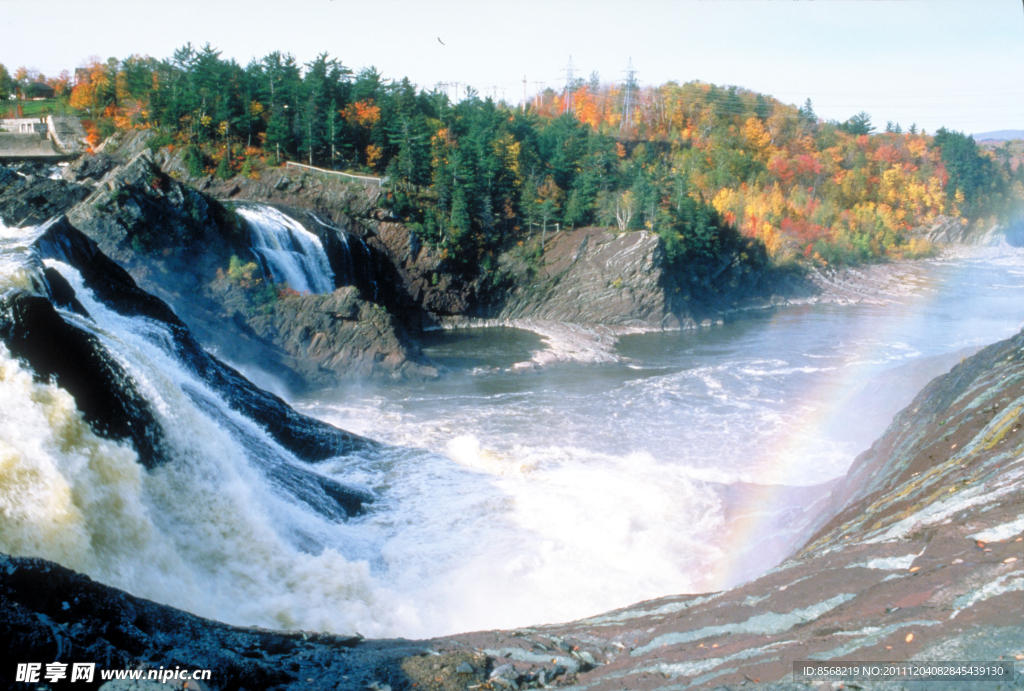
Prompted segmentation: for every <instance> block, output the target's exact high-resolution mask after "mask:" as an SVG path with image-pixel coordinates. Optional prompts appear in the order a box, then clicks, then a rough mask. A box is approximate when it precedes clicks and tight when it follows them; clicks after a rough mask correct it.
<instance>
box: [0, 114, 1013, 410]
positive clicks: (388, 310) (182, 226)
mask: <svg viewBox="0 0 1024 691" xmlns="http://www.w3.org/2000/svg"><path fill="white" fill-rule="evenodd" d="M150 137H151V133H149V132H147V131H140V132H131V133H127V134H122V135H118V136H116V137H115V138H113V139H112V140H110V141H108V142H107V143H106V144H105V145H104V146H103V148H102V151H101V152H100V153H98V154H95V155H92V156H87V157H84V158H82V159H80V160H79V161H77V162H76V163H74V164H73V165H71V166H67V167H66V168H65V169H63V172H62V174H61V176H59V177H60V179H51V177H52V176H50V175H49V174H46V171H45V170H44V168H45V167H40V166H38V165H37V166H35V167H32V166H31V165H30V166H28V167H27V168H25V166H22V168H25V170H21V169H20V168H19V169H18V170H13V169H3V171H4V172H3V173H2V176H0V177H2V179H0V217H2V218H3V219H5V222H6V223H8V224H10V225H15V224H25V223H42V222H43V221H45V220H46V219H47V218H50V217H52V216H54V215H58V214H61V213H65V214H67V215H68V219H69V221H70V223H71V224H72V225H74V226H75V227H76V228H78V229H80V230H82V231H83V232H84V233H86V234H87V235H88V236H89V237H91V238H92V239H93V240H94V241H95V242H97V243H98V244H99V246H100V248H101V249H102V250H103V252H104V253H106V254H107V255H109V256H110V257H112V258H113V259H114V260H115V261H117V262H118V263H120V264H121V265H122V266H124V267H125V268H126V269H127V270H128V271H129V273H130V274H131V275H132V276H133V277H134V279H135V280H136V281H137V282H138V283H139V284H140V285H141V286H142V287H143V288H144V289H146V290H148V291H150V292H152V293H154V294H156V295H158V296H160V297H161V298H162V299H164V300H165V301H167V302H168V303H169V304H171V306H172V307H173V308H174V310H175V312H176V313H177V314H178V315H179V316H180V317H181V318H182V319H183V320H184V321H185V322H186V323H187V324H188V325H189V327H190V328H191V329H192V330H193V331H194V332H195V333H196V335H197V336H198V337H199V339H200V341H201V342H203V343H204V344H205V345H206V347H208V348H211V349H213V350H214V351H215V352H217V353H219V354H221V355H222V356H223V357H225V358H226V359H228V360H230V361H231V362H234V363H237V364H239V365H240V366H243V367H247V368H255V370H262V371H264V372H273V373H274V375H275V376H276V377H277V379H279V380H280V381H281V382H282V384H283V386H284V387H285V388H286V389H288V390H291V391H295V392H300V391H303V390H309V389H323V388H331V387H335V386H338V385H339V384H341V383H343V382H345V381H349V380H358V379H364V378H367V377H369V378H377V379H388V380H418V379H425V378H432V377H436V376H437V375H438V373H439V370H438V368H437V367H436V366H435V365H434V364H433V363H431V362H430V361H429V360H428V359H427V358H426V357H425V356H424V354H423V353H422V351H421V349H420V347H419V346H418V343H417V341H418V339H417V336H418V334H419V333H420V332H421V331H422V330H423V329H430V328H438V327H442V328H446V327H457V326H487V325H504V326H512V327H515V328H523V329H527V330H531V331H534V332H536V333H538V334H540V335H541V336H542V337H544V338H545V340H546V342H547V344H548V347H547V348H546V349H545V350H544V351H542V352H539V353H537V355H536V357H534V358H533V360H532V361H531V362H530V363H528V364H526V363H524V366H542V365H545V364H548V363H551V362H560V361H567V360H572V361H577V362H607V361H614V360H615V359H617V357H618V356H617V355H616V354H615V349H614V348H615V343H616V340H617V338H618V336H620V335H622V334H626V333H635V332H638V331H657V330H675V329H687V328H701V327H707V326H712V325H715V324H721V323H722V322H723V321H724V320H726V319H730V318H733V317H735V316H737V315H739V314H742V313H743V312H745V311H749V310H763V309H774V308H776V307H779V306H782V305H786V304H803V303H808V302H833V303H843V304H849V303H858V302H878V301H887V300H890V299H894V298H898V297H900V296H902V295H906V294H908V293H909V292H913V291H914V290H916V289H917V284H919V283H920V280H919V278H918V277H917V275H916V274H917V272H915V271H914V270H913V269H909V268H908V266H909V265H907V264H903V263H900V262H895V263H891V264H879V265H872V266H866V267H859V268H847V269H839V270H832V269H818V268H814V267H811V268H808V269H806V270H796V269H793V270H780V269H777V268H771V267H768V266H766V267H764V268H763V269H758V270H750V268H749V267H739V266H734V265H723V266H721V267H719V268H718V269H717V270H716V271H715V272H714V275H713V277H712V278H711V280H710V281H707V280H705V281H704V282H702V283H701V284H700V285H691V284H690V283H689V281H688V279H687V278H686V277H685V276H681V275H680V274H679V272H678V271H675V270H672V269H670V267H669V265H668V262H667V260H666V257H665V251H664V247H663V245H662V243H661V241H660V239H659V238H658V236H657V235H656V234H653V233H649V232H645V231H639V232H632V233H625V234H621V233H616V232H612V231H610V230H608V229H605V228H579V229H575V230H562V231H557V232H551V233H548V234H546V235H544V236H542V238H533V239H532V240H530V241H529V242H526V243H525V244H524V243H521V244H519V245H517V246H515V247H512V248H510V249H508V250H507V251H506V252H504V253H503V254H502V255H501V256H500V257H499V259H498V261H497V265H496V266H495V267H493V268H492V270H490V271H489V272H485V273H482V274H481V275H480V276H478V277H476V278H472V279H469V278H465V277H462V276H459V275H457V274H454V273H451V272H449V271H447V270H446V264H445V262H444V261H443V258H442V255H441V254H439V253H438V252H437V251H436V249H435V248H433V247H431V246H430V245H424V244H422V243H421V242H419V240H418V239H417V237H416V235H415V233H414V232H412V231H411V230H410V228H408V227H407V226H405V225H404V224H402V223H401V222H399V219H397V218H394V217H393V216H392V215H391V213H390V211H388V210H387V209H386V208H382V207H381V205H380V202H381V195H382V191H381V188H380V186H379V185H377V184H375V183H372V182H348V183H346V182H340V181H338V180H336V179H329V178H327V177H325V176H320V175H314V174H310V173H308V172H299V171H292V170H288V169H285V168H277V169H268V170H265V171H263V172H262V173H261V175H260V176H259V179H254V178H250V177H244V176H236V177H233V178H231V179H229V180H220V179H217V178H215V177H214V176H211V175H205V176H202V177H198V178H195V177H190V176H189V174H188V170H187V166H186V165H185V163H184V161H183V158H182V156H183V152H182V151H181V150H170V149H159V150H156V151H155V152H154V151H150V149H149V148H148V142H149V139H150ZM240 204H241V205H246V204H249V205H252V204H273V205H281V206H280V207H279V208H281V209H283V210H284V211H286V212H287V213H288V214H291V216H292V217H293V218H294V219H296V220H297V221H299V222H301V223H302V224H303V225H304V226H305V228H306V229H307V230H309V231H310V232H312V233H314V234H315V235H316V236H317V237H318V238H319V241H320V242H321V243H322V245H323V247H324V249H325V251H326V252H327V256H328V259H329V261H330V264H331V268H332V269H333V271H334V274H335V277H336V278H335V285H336V286H338V287H339V288H342V289H345V291H344V292H343V293H342V294H339V295H307V296H304V297H302V298H301V299H299V300H296V299H295V296H294V295H292V294H291V293H289V292H288V291H287V290H285V291H283V292H282V291H279V290H277V289H270V288H269V287H268V285H267V284H266V282H265V278H266V277H265V276H263V272H264V270H265V267H258V266H256V265H255V264H253V265H252V268H251V270H249V271H248V272H247V273H246V272H245V271H242V273H239V272H238V271H235V272H234V273H232V272H231V271H229V269H230V267H231V266H232V261H236V264H235V266H237V267H240V268H244V267H246V266H249V264H248V262H250V261H251V260H252V258H253V250H252V247H251V244H252V237H251V230H250V229H249V227H248V225H247V223H246V221H245V219H244V218H242V217H241V215H240V214H238V213H235V208H236V207H237V206H238V205H240ZM921 235H922V237H926V238H932V239H934V240H935V241H936V242H957V243H963V242H967V241H968V240H970V241H972V242H973V241H974V240H978V241H979V242H981V241H983V240H984V241H985V242H989V241H991V242H995V241H1000V242H1005V240H1004V239H1002V236H999V237H996V236H997V235H999V233H997V232H995V231H993V232H990V233H988V234H986V238H987V240H986V239H984V238H983V239H981V240H979V239H978V238H975V237H973V236H970V237H969V236H968V235H969V234H967V230H966V229H965V228H964V227H963V226H962V225H961V224H959V222H957V221H955V220H953V219H946V218H942V219H938V220H937V221H936V223H935V224H933V227H930V228H927V229H922V230H921ZM989 236H991V237H989ZM542 245H543V246H542ZM691 279H692V277H691ZM341 308H343V309H341ZM314 341H315V342H314ZM255 370H254V371H255Z"/></svg>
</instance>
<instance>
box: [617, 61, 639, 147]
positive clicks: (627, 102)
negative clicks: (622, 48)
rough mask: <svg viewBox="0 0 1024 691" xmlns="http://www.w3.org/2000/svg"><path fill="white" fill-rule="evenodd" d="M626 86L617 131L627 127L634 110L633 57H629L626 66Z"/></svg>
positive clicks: (634, 79)
mask: <svg viewBox="0 0 1024 691" xmlns="http://www.w3.org/2000/svg"><path fill="white" fill-rule="evenodd" d="M625 86H626V88H625V91H624V93H623V95H622V120H621V121H619V131H624V130H626V129H628V128H629V125H630V123H631V121H632V120H633V114H634V112H635V111H636V89H637V83H636V70H634V69H633V58H630V59H629V65H628V66H627V67H626V85H625Z"/></svg>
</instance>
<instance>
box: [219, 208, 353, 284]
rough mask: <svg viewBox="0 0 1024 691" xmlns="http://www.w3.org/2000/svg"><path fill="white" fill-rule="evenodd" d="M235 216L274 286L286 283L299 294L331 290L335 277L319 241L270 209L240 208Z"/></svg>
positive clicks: (294, 222) (289, 218) (290, 220)
mask: <svg viewBox="0 0 1024 691" xmlns="http://www.w3.org/2000/svg"><path fill="white" fill-rule="evenodd" d="M237 212H238V214H239V215H240V216H242V217H243V218H244V219H245V220H246V221H247V222H248V224H249V228H250V229H251V231H252V249H253V251H254V252H255V253H256V254H257V255H258V256H259V258H260V261H261V262H262V263H263V267H264V269H265V270H266V271H267V273H269V275H270V276H271V280H272V281H273V282H274V283H278V284H281V283H287V284H288V286H289V287H290V288H291V289H292V290H297V291H298V292H300V293H330V292H331V291H333V290H334V273H333V272H332V271H331V264H330V262H329V261H328V260H327V253H326V252H324V247H323V245H322V244H321V243H320V238H318V237H317V236H316V235H314V234H313V233H311V232H309V231H308V230H306V229H305V228H304V227H303V226H302V224H301V223H299V222H298V221H296V220H295V219H294V218H292V217H290V216H287V215H285V214H284V213H282V212H280V211H278V210H277V209H275V208H273V207H271V206H243V207H239V208H238V209H237Z"/></svg>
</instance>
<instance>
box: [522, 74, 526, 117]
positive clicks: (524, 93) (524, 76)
mask: <svg viewBox="0 0 1024 691" xmlns="http://www.w3.org/2000/svg"><path fill="white" fill-rule="evenodd" d="M523 112H524V113H525V112H526V75H525V74H524V75H523Z"/></svg>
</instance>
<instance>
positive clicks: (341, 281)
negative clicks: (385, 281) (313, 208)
mask: <svg viewBox="0 0 1024 691" xmlns="http://www.w3.org/2000/svg"><path fill="white" fill-rule="evenodd" d="M312 218H313V220H314V221H316V222H317V223H319V224H320V225H321V227H323V228H325V229H326V230H327V231H328V235H329V236H330V237H332V238H336V239H335V240H334V242H333V243H332V245H331V246H330V251H331V257H333V258H334V260H335V261H334V270H335V278H336V280H335V284H336V285H337V286H338V287H339V288H340V287H342V286H355V287H356V288H359V290H360V291H362V293H363V295H364V296H366V297H368V298H369V299H370V300H373V301H374V302H376V301H377V300H378V299H380V287H379V286H378V284H377V279H376V273H375V271H374V268H373V256H372V254H371V252H370V248H369V247H367V245H366V243H365V242H363V240H362V239H360V238H359V236H358V235H354V234H352V233H350V232H348V231H346V230H342V229H341V228H338V227H337V226H335V225H332V224H330V223H325V222H324V221H323V220H321V219H320V218H319V217H318V216H317V215H316V214H313V215H312Z"/></svg>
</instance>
